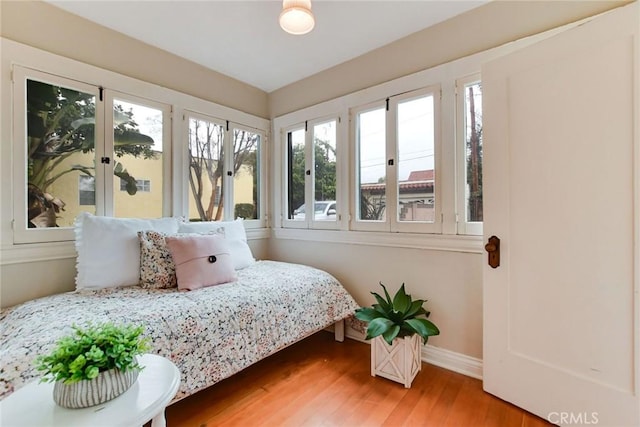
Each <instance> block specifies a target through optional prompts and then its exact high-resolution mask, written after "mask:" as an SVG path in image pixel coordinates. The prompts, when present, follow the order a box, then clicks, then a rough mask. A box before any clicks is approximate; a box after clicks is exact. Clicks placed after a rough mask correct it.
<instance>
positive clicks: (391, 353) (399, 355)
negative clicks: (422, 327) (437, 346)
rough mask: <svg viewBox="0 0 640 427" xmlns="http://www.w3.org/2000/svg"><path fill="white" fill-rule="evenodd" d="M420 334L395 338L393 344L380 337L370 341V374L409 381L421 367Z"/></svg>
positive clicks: (407, 385) (408, 383)
mask: <svg viewBox="0 0 640 427" xmlns="http://www.w3.org/2000/svg"><path fill="white" fill-rule="evenodd" d="M420 347H421V346H420V335H417V334H415V335H412V336H410V337H402V338H396V339H395V340H393V345H389V344H387V342H386V341H385V340H384V339H383V338H382V337H380V336H379V337H376V338H374V339H373V340H372V342H371V376H373V377H375V376H379V377H384V378H387V379H390V380H392V381H396V382H399V383H400V384H404V386H405V387H406V388H411V382H412V381H413V379H414V378H415V377H416V375H417V374H418V372H420V369H422V361H421V359H420Z"/></svg>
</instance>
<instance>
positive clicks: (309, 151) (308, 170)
mask: <svg viewBox="0 0 640 427" xmlns="http://www.w3.org/2000/svg"><path fill="white" fill-rule="evenodd" d="M304 127H305V129H304V141H305V144H304V147H305V156H304V203H305V211H306V214H305V217H304V219H305V222H306V224H307V228H311V226H312V224H313V212H314V199H315V197H314V186H315V176H316V173H315V170H314V169H315V167H314V156H313V148H314V146H313V125H310V124H309V122H305V125H304Z"/></svg>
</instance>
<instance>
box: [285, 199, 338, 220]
mask: <svg viewBox="0 0 640 427" xmlns="http://www.w3.org/2000/svg"><path fill="white" fill-rule="evenodd" d="M305 215H306V209H305V205H302V206H300V207H299V208H298V209H296V210H295V211H293V219H305V217H306V216H305ZM313 219H314V220H316V221H335V220H336V201H335V200H323V201H320V202H315V205H314V209H313Z"/></svg>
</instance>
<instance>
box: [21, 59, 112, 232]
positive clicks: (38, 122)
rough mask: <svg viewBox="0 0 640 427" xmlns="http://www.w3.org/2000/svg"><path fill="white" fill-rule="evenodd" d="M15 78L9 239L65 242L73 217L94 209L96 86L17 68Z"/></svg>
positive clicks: (98, 114)
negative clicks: (11, 233)
mask: <svg viewBox="0 0 640 427" xmlns="http://www.w3.org/2000/svg"><path fill="white" fill-rule="evenodd" d="M14 79H15V81H16V82H21V84H15V85H14V91H15V93H14V102H15V105H14V111H15V112H16V114H15V115H14V123H15V125H14V129H15V134H14V137H15V140H16V142H17V144H16V150H15V151H16V156H17V158H16V160H17V161H16V162H15V172H16V175H15V179H16V187H17V188H20V189H21V190H19V191H17V192H16V194H15V203H14V209H15V212H14V218H15V226H14V230H15V232H14V241H15V242H19V243H29V242H38V241H43V240H45V241H46V240H54V241H55V240H70V239H72V238H73V233H72V231H71V230H70V227H72V226H73V221H74V219H75V217H76V215H77V214H78V213H80V211H83V210H87V211H89V212H93V213H95V212H96V201H97V200H96V197H97V195H96V187H95V184H94V183H93V178H92V179H91V180H90V179H89V178H90V177H95V172H96V166H95V159H96V155H95V147H96V143H97V144H98V145H100V144H101V143H102V139H100V130H101V129H103V128H102V126H101V123H100V122H99V118H100V117H103V111H104V110H103V103H102V102H100V101H99V99H98V95H99V91H98V88H97V87H94V86H91V85H86V84H83V83H79V82H76V81H72V80H67V79H62V78H59V77H56V76H50V75H48V74H45V73H39V72H35V71H31V70H26V69H24V68H21V67H17V66H16V67H15V69H14ZM90 193H92V195H90ZM100 196H101V193H99V194H98V197H100ZM25 207H26V209H25Z"/></svg>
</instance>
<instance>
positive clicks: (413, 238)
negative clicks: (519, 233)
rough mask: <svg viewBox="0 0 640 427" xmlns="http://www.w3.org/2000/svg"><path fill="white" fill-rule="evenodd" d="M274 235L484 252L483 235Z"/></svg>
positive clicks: (315, 232) (279, 232) (277, 231)
mask: <svg viewBox="0 0 640 427" xmlns="http://www.w3.org/2000/svg"><path fill="white" fill-rule="evenodd" d="M273 237H274V238H276V239H288V240H305V241H314V242H327V243H342V244H351V245H368V246H385V247H392V248H408V249H429V250H436V251H450V252H466V253H477V254H480V253H482V252H483V247H482V236H461V235H449V234H418V233H381V232H368V231H337V230H330V231H329V230H301V229H287V228H276V229H274V230H273Z"/></svg>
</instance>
